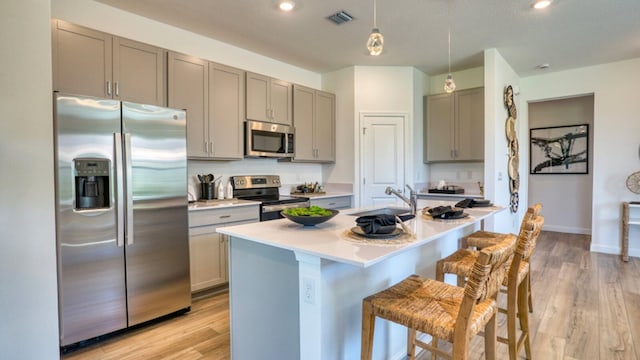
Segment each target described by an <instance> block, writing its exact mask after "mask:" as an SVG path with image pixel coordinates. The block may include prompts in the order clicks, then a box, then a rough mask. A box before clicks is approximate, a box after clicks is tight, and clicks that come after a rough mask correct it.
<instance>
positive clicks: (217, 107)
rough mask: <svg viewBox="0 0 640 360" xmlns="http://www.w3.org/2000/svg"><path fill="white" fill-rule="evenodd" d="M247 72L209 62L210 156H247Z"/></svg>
mask: <svg viewBox="0 0 640 360" xmlns="http://www.w3.org/2000/svg"><path fill="white" fill-rule="evenodd" d="M243 120H244V71H242V70H239V69H235V68H232V67H228V66H224V65H220V64H215V63H209V139H210V141H211V142H212V145H211V149H212V151H211V157H213V158H217V159H242V158H244V139H243V135H244V132H243V128H242V125H243Z"/></svg>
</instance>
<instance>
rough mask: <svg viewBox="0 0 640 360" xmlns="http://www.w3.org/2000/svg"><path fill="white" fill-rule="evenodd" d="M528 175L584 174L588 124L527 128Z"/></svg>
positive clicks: (587, 152) (585, 170)
mask: <svg viewBox="0 0 640 360" xmlns="http://www.w3.org/2000/svg"><path fill="white" fill-rule="evenodd" d="M530 135H531V136H530V142H531V147H530V149H529V150H530V151H529V154H530V155H529V156H530V160H531V161H530V162H529V166H530V173H531V174H536V175H538V174H588V173H589V125H588V124H580V125H569V126H553V127H545V128H536V129H531V130H530Z"/></svg>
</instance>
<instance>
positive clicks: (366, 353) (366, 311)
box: [360, 301, 376, 360]
mask: <svg viewBox="0 0 640 360" xmlns="http://www.w3.org/2000/svg"><path fill="white" fill-rule="evenodd" d="M375 321H376V318H375V316H374V315H373V311H372V309H371V303H370V302H368V301H363V302H362V340H361V348H360V359H361V360H371V356H372V352H373V331H374V328H375V324H376V322H375Z"/></svg>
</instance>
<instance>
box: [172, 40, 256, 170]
mask: <svg viewBox="0 0 640 360" xmlns="http://www.w3.org/2000/svg"><path fill="white" fill-rule="evenodd" d="M168 68H169V71H168V73H169V80H168V88H169V95H168V100H169V106H170V107H173V108H179V109H186V110H187V157H188V158H190V159H216V160H234V159H242V158H243V157H244V148H243V144H244V141H243V129H242V125H243V119H244V71H242V70H239V69H235V68H232V67H228V66H224V65H220V64H216V63H213V62H208V61H206V60H203V59H199V58H195V57H192V56H188V55H183V54H178V53H174V52H169V55H168Z"/></svg>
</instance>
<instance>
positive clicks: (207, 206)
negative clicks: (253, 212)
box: [189, 199, 260, 211]
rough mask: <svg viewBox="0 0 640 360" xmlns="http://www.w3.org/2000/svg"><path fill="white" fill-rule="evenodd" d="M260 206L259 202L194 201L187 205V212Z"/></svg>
mask: <svg viewBox="0 0 640 360" xmlns="http://www.w3.org/2000/svg"><path fill="white" fill-rule="evenodd" d="M253 205H260V201H251V200H239V199H219V200H204V201H196V202H194V203H190V204H189V211H198V210H211V209H217V208H227V207H240V206H253Z"/></svg>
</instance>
